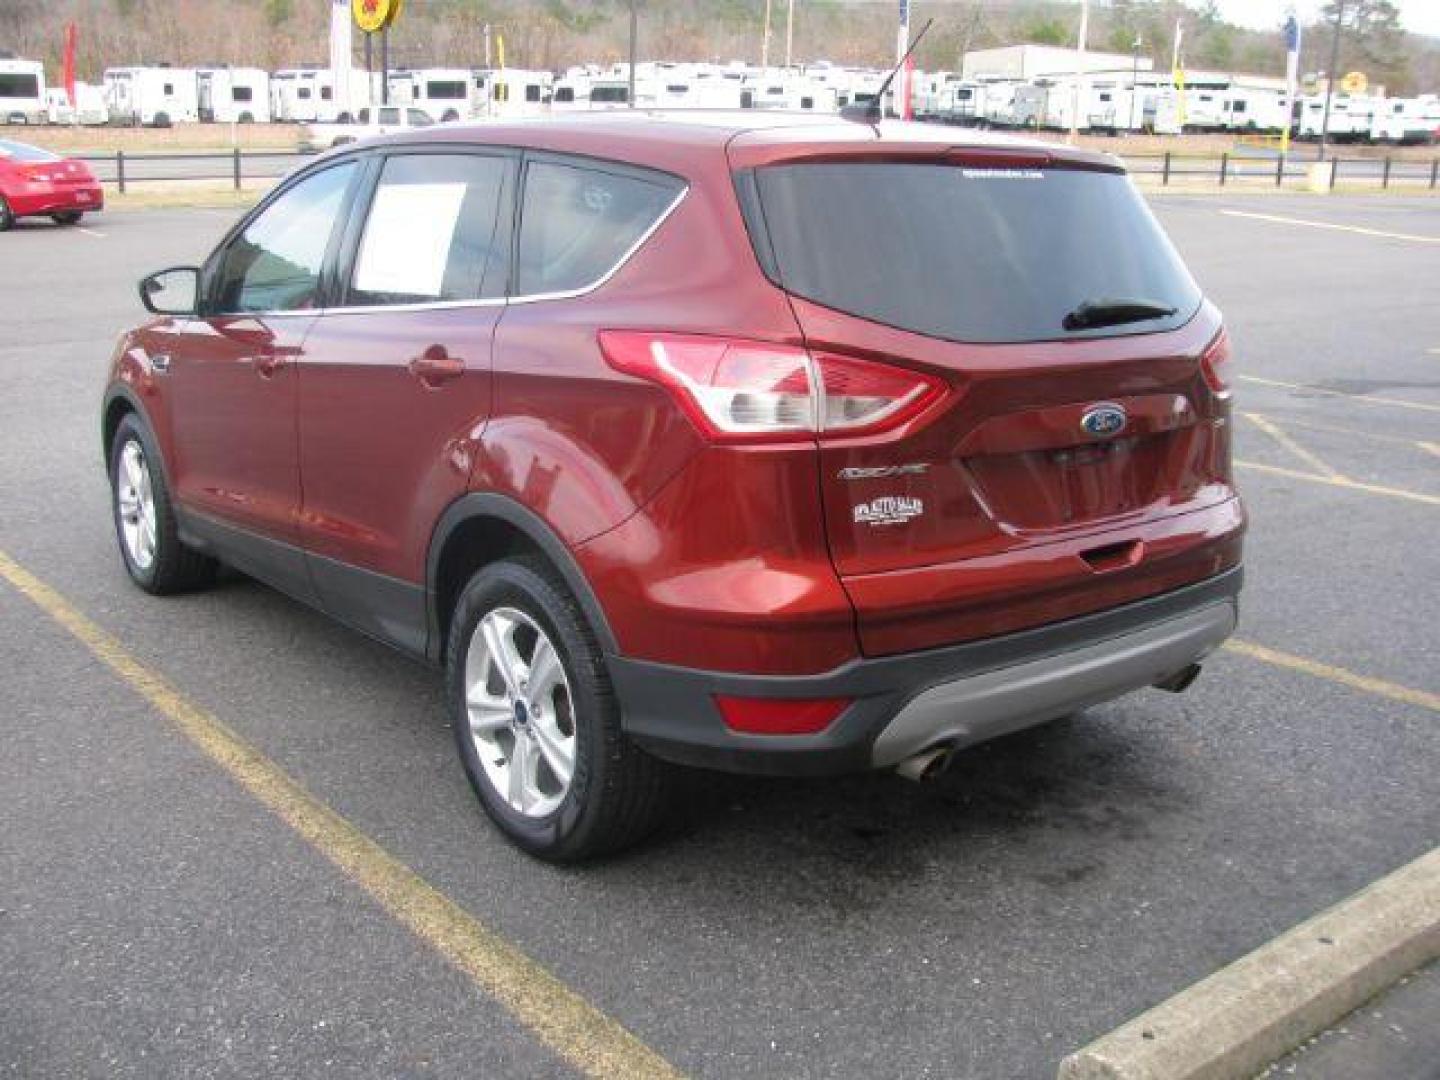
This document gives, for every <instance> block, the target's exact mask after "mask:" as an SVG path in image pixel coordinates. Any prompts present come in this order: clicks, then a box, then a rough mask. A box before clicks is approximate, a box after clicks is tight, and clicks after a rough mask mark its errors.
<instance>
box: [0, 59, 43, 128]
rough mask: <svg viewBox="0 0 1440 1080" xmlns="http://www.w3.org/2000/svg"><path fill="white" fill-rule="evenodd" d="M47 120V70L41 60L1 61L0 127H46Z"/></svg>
mask: <svg viewBox="0 0 1440 1080" xmlns="http://www.w3.org/2000/svg"><path fill="white" fill-rule="evenodd" d="M47 119H49V109H48V107H47V105H46V99H45V66H44V65H43V64H41V63H40V61H38V60H18V59H15V58H13V57H11V58H8V59H5V58H0V123H5V124H43V123H45V121H46V120H47Z"/></svg>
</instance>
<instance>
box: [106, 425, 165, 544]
mask: <svg viewBox="0 0 1440 1080" xmlns="http://www.w3.org/2000/svg"><path fill="white" fill-rule="evenodd" d="M115 510H116V513H117V514H119V516H120V534H121V536H122V537H123V538H124V540H125V551H126V553H127V554H129V556H130V561H131V562H133V563H134V564H135V566H136V567H137V568H138V569H140V570H149V569H150V566H151V564H152V563H153V562H154V561H155V546H156V542H157V541H156V538H157V536H158V535H159V533H158V530H157V529H156V524H155V492H154V489H153V487H152V485H151V482H150V464H149V462H147V461H146V460H145V451H144V450H143V449H142V448H141V446H140V443H139V442H138V441H137V440H135V439H131V440H130V441H129V442H127V443H126V444H125V448H124V449H123V450H121V451H120V465H119V468H118V469H117V470H116V473H115Z"/></svg>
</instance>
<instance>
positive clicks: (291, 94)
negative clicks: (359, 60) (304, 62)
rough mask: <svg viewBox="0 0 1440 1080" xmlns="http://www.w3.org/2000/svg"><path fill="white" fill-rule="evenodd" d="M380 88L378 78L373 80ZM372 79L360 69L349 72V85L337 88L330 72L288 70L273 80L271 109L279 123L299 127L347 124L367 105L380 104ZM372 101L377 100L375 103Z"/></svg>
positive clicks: (308, 69) (313, 68) (313, 69)
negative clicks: (373, 89) (284, 122)
mask: <svg viewBox="0 0 1440 1080" xmlns="http://www.w3.org/2000/svg"><path fill="white" fill-rule="evenodd" d="M374 81H375V82H376V83H377V84H378V81H379V76H378V75H377V76H375V80H374ZM371 85H372V80H371V77H370V76H369V75H368V74H367V73H366V72H365V71H364V70H361V69H354V70H351V72H350V80H349V83H348V85H346V86H341V87H337V86H336V85H335V77H334V74H333V73H332V72H331V70H330V69H329V68H321V67H303V68H287V69H285V70H283V71H277V72H275V73H274V74H273V75H271V76H270V109H271V115H272V117H273V118H274V119H276V120H283V121H286V122H289V123H297V124H314V123H321V124H333V123H342V124H343V123H347V122H349V121H350V120H353V119H354V118H355V116H356V115H357V114H358V113H359V111H360V110H361V109H363V108H364V107H365V106H367V105H371V104H374V103H376V102H378V99H379V97H380V92H379V90H378V88H377V89H376V90H375V91H374V92H373V95H372V91H371ZM372 97H373V98H374V99H375V100H374V101H372Z"/></svg>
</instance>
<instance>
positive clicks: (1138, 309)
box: [1061, 297, 1175, 330]
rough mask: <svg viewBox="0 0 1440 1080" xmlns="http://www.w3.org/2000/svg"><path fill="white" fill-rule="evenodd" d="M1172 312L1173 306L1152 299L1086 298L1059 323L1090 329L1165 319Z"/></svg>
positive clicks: (1069, 327) (1077, 328) (1070, 326)
mask: <svg viewBox="0 0 1440 1080" xmlns="http://www.w3.org/2000/svg"><path fill="white" fill-rule="evenodd" d="M1174 314H1175V308H1173V307H1170V306H1169V305H1168V304H1160V303H1156V302H1155V301H1154V300H1137V299H1134V298H1130V297H1125V298H1121V299H1111V300H1086V301H1085V302H1084V303H1083V304H1081V305H1080V306H1079V307H1077V308H1076V309H1075V310H1074V311H1072V312H1070V313H1069V314H1068V315H1066V316H1065V321H1064V322H1063V323H1062V324H1061V325H1063V326H1064V327H1065V329H1066V330H1092V329H1094V328H1095V327H1097V326H1120V325H1121V324H1123V323H1132V322H1144V321H1145V320H1146V319H1166V318H1169V317H1170V316H1171V315H1174Z"/></svg>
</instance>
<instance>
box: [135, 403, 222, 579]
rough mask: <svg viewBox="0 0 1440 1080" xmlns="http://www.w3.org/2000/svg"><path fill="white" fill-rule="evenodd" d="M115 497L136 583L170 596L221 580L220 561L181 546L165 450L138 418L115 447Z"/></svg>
mask: <svg viewBox="0 0 1440 1080" xmlns="http://www.w3.org/2000/svg"><path fill="white" fill-rule="evenodd" d="M110 494H111V499H110V505H111V509H112V511H113V515H114V518H115V537H116V539H117V540H118V541H119V542H120V557H121V559H122V560H123V561H124V563H125V570H126V572H127V573H129V575H130V580H131V581H133V582H135V584H136V585H138V586H140V588H142V589H144V590H145V591H146V592H148V593H153V594H154V595H156V596H165V595H168V594H170V593H177V592H184V591H186V590H189V589H197V588H203V587H204V586H206V585H209V584H211V583H212V582H213V581H214V580H215V560H214V559H212V558H210V557H209V556H207V555H203V554H201V553H200V552H198V551H195V550H194V549H192V548H188V547H186V546H185V545H184V544H183V543H181V541H180V537H179V535H178V532H177V529H176V520H175V508H174V505H173V504H172V503H171V501H170V488H169V486H168V485H167V484H166V482H165V472H164V469H163V468H162V467H161V461H160V453H159V450H158V449H157V448H156V446H155V441H154V439H153V438H152V437H151V435H150V432H149V431H148V430H146V428H145V426H144V425H143V424H142V423H141V422H140V421H139V420H138V419H137V418H136V417H135V416H134V415H133V414H132V415H130V416H127V417H125V419H123V420H121V421H120V426H119V428H118V429H117V430H116V432H115V441H114V443H112V444H111V447H110Z"/></svg>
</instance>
